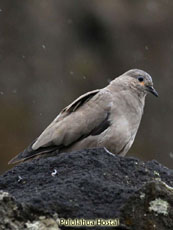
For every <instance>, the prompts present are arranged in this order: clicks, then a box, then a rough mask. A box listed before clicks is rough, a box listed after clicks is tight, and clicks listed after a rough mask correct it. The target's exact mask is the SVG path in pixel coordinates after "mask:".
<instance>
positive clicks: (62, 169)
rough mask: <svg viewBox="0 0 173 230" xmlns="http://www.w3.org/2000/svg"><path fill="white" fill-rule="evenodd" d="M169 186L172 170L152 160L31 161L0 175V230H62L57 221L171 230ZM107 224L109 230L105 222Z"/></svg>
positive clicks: (172, 191)
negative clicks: (78, 220)
mask: <svg viewBox="0 0 173 230" xmlns="http://www.w3.org/2000/svg"><path fill="white" fill-rule="evenodd" d="M172 187H173V170H171V169H168V168H166V167H164V166H163V165H161V164H159V163H158V162H157V161H154V160H153V161H150V162H146V163H144V162H143V161H140V160H138V159H136V158H133V157H120V156H113V155H111V154H109V153H107V151H105V149H102V148H99V149H90V150H83V151H79V152H72V153H68V154H67V153H62V154H59V155H57V156H54V157H49V158H41V159H36V160H33V161H30V162H25V163H22V164H20V165H18V166H16V167H14V168H13V169H11V170H9V171H8V172H6V173H5V174H3V175H2V176H0V190H3V192H2V194H6V195H5V197H7V198H5V197H4V195H2V197H4V198H3V199H1V201H0V205H1V207H2V208H1V209H2V210H1V211H0V212H2V215H1V216H3V217H2V218H1V217H0V229H1V228H2V229H7V230H8V229H10V230H11V229H23V228H22V227H23V226H25V228H26V229H30V230H31V229H33V230H36V229H51V230H56V229H58V228H59V227H60V228H61V229H67V228H68V227H67V226H66V227H65V226H64V225H62V226H59V227H58V225H59V219H58V218H60V219H61V218H64V219H65V220H67V219H69V218H70V219H71V221H73V220H74V219H75V218H79V219H80V221H82V220H83V221H84V220H88V219H91V220H95V219H97V218H100V219H102V224H103V225H104V224H105V222H104V221H105V220H107V219H112V221H113V220H114V224H115V221H118V220H117V219H116V218H119V222H120V226H119V227H117V228H116V229H131V230H132V229H133V230H139V229H147V230H150V229H159V230H166V229H173V188H172ZM4 192H5V193H4ZM7 192H8V195H7ZM0 197H1V195H0ZM4 199H7V200H8V202H6V203H4ZM5 216H7V218H8V223H9V224H8V225H5V224H6V223H5V220H4V219H5ZM119 222H117V223H119ZM13 223H14V224H15V225H16V226H17V227H18V228H17V227H16V228H15V227H13V228H12V224H13ZM71 223H72V224H73V225H74V224H75V223H74V222H71ZM94 223H95V222H94ZM85 224H86V223H85ZM107 224H109V225H110V226H109V229H115V226H112V225H111V224H113V222H111V220H110V221H109V222H107ZM4 225H5V228H3V227H4ZM1 226H2V227H1ZM48 226H49V227H48ZM111 226H112V227H111ZM99 227H100V226H98V229H99ZM85 229H91V230H92V229H96V227H86V228H85ZM102 229H104V227H103V228H102Z"/></svg>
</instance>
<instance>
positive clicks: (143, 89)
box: [9, 69, 158, 163]
mask: <svg viewBox="0 0 173 230" xmlns="http://www.w3.org/2000/svg"><path fill="white" fill-rule="evenodd" d="M148 92H151V93H152V94H154V95H155V96H158V94H157V92H156V90H155V89H154V88H153V82H152V78H151V76H150V75H149V74H147V73H146V72H144V71H142V70H138V69H132V70H129V71H127V72H126V73H124V74H122V75H121V76H119V77H117V78H115V79H114V80H113V81H111V82H110V84H109V85H108V86H106V87H105V88H103V89H97V90H94V91H91V92H88V93H86V94H84V95H82V96H80V97H79V98H78V99H76V100H75V101H74V102H72V103H71V104H70V105H69V106H67V107H66V108H65V109H63V110H62V111H61V112H60V114H59V115H58V116H57V117H56V118H55V120H54V121H53V122H52V123H51V124H50V125H49V126H48V127H47V128H46V129H45V130H44V131H43V133H42V134H41V135H40V136H39V137H38V138H37V139H36V140H35V141H34V142H33V143H32V144H31V145H30V146H29V147H28V148H26V149H25V150H24V151H23V152H22V153H20V154H18V155H17V156H16V157H15V158H13V159H12V160H11V161H10V162H9V163H16V162H21V161H25V160H28V159H30V158H35V157H40V156H43V155H45V154H50V153H51V152H53V151H55V150H57V151H56V153H57V154H58V153H60V152H70V151H76V150H80V149H84V148H94V147H105V148H106V149H107V150H108V151H110V152H112V153H114V154H120V155H121V156H124V155H125V154H126V153H127V152H128V150H129V149H130V147H131V145H132V143H133V141H134V138H135V136H136V133H137V130H138V127H139V124H140V121H141V118H142V114H143V109H144V104H145V96H146V95H147V93H148Z"/></svg>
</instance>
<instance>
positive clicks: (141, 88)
mask: <svg viewBox="0 0 173 230" xmlns="http://www.w3.org/2000/svg"><path fill="white" fill-rule="evenodd" d="M122 77H123V78H124V77H125V78H126V81H127V82H128V84H129V86H131V87H132V88H134V89H136V90H137V91H138V92H141V93H143V94H145V95H146V94H147V93H148V92H149V93H152V94H153V95H154V96H156V97H158V93H157V91H156V90H155V89H154V87H153V81H152V78H151V76H150V75H149V74H148V73H146V72H145V71H143V70H139V69H131V70H129V71H127V72H126V73H124V74H123V75H122Z"/></svg>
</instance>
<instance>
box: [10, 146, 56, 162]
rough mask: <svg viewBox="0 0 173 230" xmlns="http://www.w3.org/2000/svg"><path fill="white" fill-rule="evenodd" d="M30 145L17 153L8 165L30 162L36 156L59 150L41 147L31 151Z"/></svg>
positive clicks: (54, 147) (53, 147)
mask: <svg viewBox="0 0 173 230" xmlns="http://www.w3.org/2000/svg"><path fill="white" fill-rule="evenodd" d="M32 145H33V143H32V144H31V145H29V146H28V148H26V149H25V150H24V151H23V152H21V153H19V154H18V155H17V156H15V157H14V158H12V159H11V160H10V161H9V162H8V164H15V163H20V162H24V161H27V160H30V159H32V158H36V157H38V156H41V155H44V154H46V153H51V152H53V151H55V150H57V149H59V147H58V146H55V145H54V146H48V147H41V148H39V149H37V150H33V149H32Z"/></svg>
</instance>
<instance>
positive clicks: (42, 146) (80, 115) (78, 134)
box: [10, 89, 110, 163]
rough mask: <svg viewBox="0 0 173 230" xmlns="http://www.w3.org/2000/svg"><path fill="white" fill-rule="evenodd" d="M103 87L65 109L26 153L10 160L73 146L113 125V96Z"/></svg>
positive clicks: (14, 160)
mask: <svg viewBox="0 0 173 230" xmlns="http://www.w3.org/2000/svg"><path fill="white" fill-rule="evenodd" d="M108 97H109V96H108V95H107V96H105V94H104V93H102V91H101V90H99V89H98V90H94V91H91V92H88V93H86V94H84V95H82V96H80V97H79V98H78V99H76V100H75V101H74V102H73V103H71V104H70V105H69V106H67V107H66V108H64V109H63V110H62V111H61V112H60V114H59V115H58V116H57V117H56V118H55V120H54V121H53V122H52V123H51V124H50V125H49V126H48V127H47V128H46V129H45V130H44V131H43V133H42V134H41V135H40V136H39V137H38V138H37V139H36V140H35V141H34V142H33V143H32V144H31V145H30V146H29V147H28V148H27V149H26V150H24V152H22V153H20V154H19V155H17V156H16V157H15V158H13V159H12V160H11V161H10V163H16V162H20V161H24V160H26V159H28V158H32V157H35V156H37V155H40V154H43V153H45V152H51V151H53V150H55V149H58V148H61V147H64V146H69V145H71V144H73V143H75V142H77V141H79V140H81V139H83V138H86V137H87V136H88V135H98V134H99V133H101V132H102V131H103V130H105V129H106V128H107V127H108V126H109V121H108V120H109V108H110V106H109V103H108V102H109V99H108Z"/></svg>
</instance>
